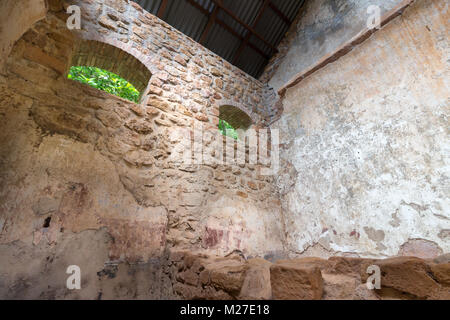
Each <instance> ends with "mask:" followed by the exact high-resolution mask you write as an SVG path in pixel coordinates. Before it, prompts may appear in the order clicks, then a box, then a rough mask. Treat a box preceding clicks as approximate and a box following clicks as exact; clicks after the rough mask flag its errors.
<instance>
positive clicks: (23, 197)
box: [0, 0, 450, 299]
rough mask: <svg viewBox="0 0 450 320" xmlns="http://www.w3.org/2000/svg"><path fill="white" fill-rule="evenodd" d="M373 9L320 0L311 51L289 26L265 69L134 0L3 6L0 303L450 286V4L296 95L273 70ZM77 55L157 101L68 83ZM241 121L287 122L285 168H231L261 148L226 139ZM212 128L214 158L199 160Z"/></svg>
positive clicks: (258, 124)
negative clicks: (73, 14) (221, 127)
mask: <svg viewBox="0 0 450 320" xmlns="http://www.w3.org/2000/svg"><path fill="white" fill-rule="evenodd" d="M373 2H376V1H361V2H358V3H356V2H355V1H334V2H333V1H325V0H323V1H317V2H314V1H310V2H309V3H308V4H307V6H306V8H305V10H304V11H303V13H302V14H301V16H300V18H299V20H298V24H296V27H295V28H297V27H298V30H299V31H300V32H299V33H298V34H297V33H296V32H295V31H294V32H293V33H292V35H291V36H290V38H291V39H294V38H295V39H294V40H295V41H296V42H295V43H296V44H301V46H300V49H298V48H297V47H298V46H297V45H294V46H293V47H292V49H289V48H291V47H290V42H289V39H287V41H288V42H287V43H285V44H283V46H285V50H284V49H283V50H284V51H286V52H287V51H288V54H287V55H286V56H285V57H284V58H283V55H280V56H277V57H276V58H275V59H274V63H273V64H272V65H271V66H269V69H268V72H267V74H266V75H265V76H264V77H263V78H262V79H263V81H258V80H256V79H253V78H252V77H250V76H248V75H247V74H245V73H243V72H242V71H241V70H239V69H237V68H235V67H233V66H232V65H230V64H229V63H227V62H226V61H224V60H223V59H221V58H219V57H218V56H216V55H215V54H213V53H211V52H210V51H208V50H207V49H205V48H203V47H202V46H201V45H199V44H197V43H195V42H194V41H193V40H192V39H190V38H188V37H186V36H185V35H183V34H182V33H180V32H178V31H177V30H175V29H174V28H172V27H170V26H168V25H167V24H166V23H164V22H163V21H161V20H159V19H158V18H156V17H154V16H153V15H151V14H149V13H147V12H145V11H144V10H143V9H142V8H141V7H140V6H139V5H137V4H136V3H135V2H133V1H126V0H108V1H97V0H90V1H81V0H80V1H78V0H67V1H66V0H65V1H60V0H48V1H27V0H20V1H10V0H4V1H1V4H0V17H1V19H0V93H1V94H0V127H1V128H2V130H0V147H1V148H0V257H1V259H0V298H2V299H272V298H275V299H280V298H287V299H450V292H449V283H450V280H449V273H450V270H449V263H450V259H449V257H448V254H447V255H446V254H445V253H447V252H448V251H449V241H448V240H449V230H450V222H449V221H450V217H449V215H448V212H449V210H448V207H449V204H448V191H447V190H446V187H447V186H448V175H449V173H448V168H447V166H446V163H447V162H448V152H447V150H448V149H449V146H448V143H447V141H448V138H447V136H448V121H447V118H448V111H449V110H448V99H449V96H448V78H449V77H448V61H449V59H448V47H449V46H448V37H447V34H446V33H447V31H446V30H447V29H448V28H447V25H448V20H449V19H448V7H447V6H446V4H445V1H443V0H432V1H424V0H422V1H421V0H417V1H416V2H415V3H414V5H413V6H411V7H409V8H408V9H407V10H406V11H405V13H404V15H403V16H402V17H401V18H397V19H395V20H393V21H392V22H391V23H390V24H388V25H387V26H385V27H384V28H383V29H382V30H380V31H379V32H378V33H376V34H375V35H373V36H372V37H371V38H369V39H367V40H366V41H365V42H364V43H358V45H357V46H354V48H353V51H352V52H350V53H348V54H347V55H345V56H342V57H341V58H340V59H339V60H338V61H336V62H334V63H331V64H329V65H327V66H326V67H325V68H323V69H320V70H318V71H317V72H316V73H314V74H312V75H311V76H310V77H308V78H307V79H305V80H304V81H302V82H300V83H298V84H297V85H296V86H295V87H292V88H290V89H289V90H288V91H287V92H286V94H285V95H284V97H283V100H282V101H281V100H278V99H279V98H278V96H277V95H276V94H275V91H274V90H273V89H272V88H271V87H270V85H269V84H267V83H266V82H269V83H272V84H274V85H276V84H277V83H278V84H279V83H281V82H283V81H286V82H287V81H289V80H290V79H289V77H290V74H289V72H290V71H295V70H296V68H297V67H298V68H300V69H301V68H304V67H307V66H310V65H311V64H314V61H315V59H316V58H317V59H320V58H321V55H322V54H324V55H325V54H328V53H329V52H330V51H333V49H334V48H335V47H337V46H339V44H340V43H343V42H345V41H347V40H348V39H349V37H351V36H352V35H353V33H355V32H357V31H358V29H360V28H362V25H361V24H362V20H361V19H362V18H361V17H360V14H361V12H363V11H362V10H363V9H364V5H367V4H369V3H373ZM397 2H398V1H384V2H383V11H385V10H387V9H389V8H390V7H391V6H392V5H395V4H396V3H397ZM377 3H378V2H377ZM71 4H76V5H80V6H81V7H82V22H83V25H82V29H81V30H80V31H69V30H68V29H67V27H66V23H65V22H66V21H65V20H66V19H67V15H66V14H65V12H64V11H65V9H66V8H67V7H68V6H69V5H71ZM357 4H358V5H357ZM319 5H323V8H325V9H326V10H322V11H320V14H318V15H317V14H315V12H317V10H318V8H319ZM25 8H26V10H25ZM356 16H358V17H359V18H358V20H357V21H356V22H357V23H355V24H352V25H351V27H350V26H349V23H350V21H352V19H353V18H355V17H356ZM361 16H363V15H361ZM352 23H353V22H352ZM326 26H328V27H329V28H328V29H327V31H324V30H325V29H324V28H325V27H326ZM330 26H331V27H330ZM303 31H307V32H306V33H305V32H303ZM5 32H6V33H7V34H5ZM302 32H303V35H301V33H302ZM302 37H303V38H302ZM305 37H306V38H305ZM305 39H312V40H311V42H308V41H306V42H305ZM283 50H281V51H283ZM286 52H284V53H286ZM282 53H283V52H282ZM305 54H306V55H308V56H307V57H304V56H303V55H305ZM310 58H312V59H310ZM74 63H75V64H85V65H95V64H96V63H98V64H99V65H97V66H100V67H103V68H106V69H108V68H110V69H111V71H114V72H116V73H118V74H119V75H122V76H124V77H125V78H128V79H130V81H134V82H135V83H136V84H137V86H138V87H139V89H141V100H140V102H139V103H138V104H135V103H132V102H129V101H126V100H124V99H121V98H118V97H115V96H112V95H109V94H107V93H104V92H100V91H98V90H95V89H93V88H90V87H88V86H85V85H82V84H79V83H77V82H74V81H70V80H68V79H67V77H66V76H67V71H68V69H69V67H70V66H71V65H73V64H74ZM280 63H282V64H281V67H280V68H278V67H277V66H278V65H279V64H280ZM293 64H294V65H293ZM273 66H275V67H274V68H272V67H273ZM286 66H291V67H292V66H294V67H295V68H291V67H289V68H290V70H288V71H289V72H287V71H286ZM355 66H356V67H355ZM289 68H288V69H289ZM285 71H286V72H285ZM274 72H276V75H275V76H273V75H274V74H275V73H274ZM269 80H270V81H269ZM283 108H284V110H285V112H284V114H282V111H283ZM224 111H225V113H224ZM225 115H226V116H227V117H228V118H229V120H230V121H234V120H235V121H236V124H237V125H239V126H241V127H242V128H247V127H250V128H254V129H257V130H258V132H260V130H261V129H264V128H266V127H267V126H268V125H271V127H272V129H280V133H281V136H280V138H281V146H280V147H281V163H280V166H281V168H280V170H279V173H278V175H277V176H275V177H274V176H264V175H262V174H261V170H262V169H264V168H266V167H267V166H268V165H267V163H265V160H269V159H268V158H267V157H265V156H262V155H260V159H259V163H257V164H253V163H248V161H246V162H245V163H234V164H225V163H224V162H223V155H224V154H226V155H227V157H228V156H229V155H233V158H234V159H235V160H238V157H239V156H241V157H242V156H244V158H245V157H247V156H248V155H249V149H250V148H246V147H245V146H244V145H243V144H244V142H243V141H242V139H238V140H237V141H234V139H231V138H227V137H223V136H222V135H221V134H220V133H219V131H218V128H217V125H218V123H219V118H220V117H223V116H225ZM277 119H279V121H277V123H275V124H273V122H274V121H275V120H277ZM200 125H201V126H203V130H204V136H203V141H202V142H203V144H204V150H203V154H202V157H204V158H205V159H207V160H208V162H206V163H205V162H204V163H199V162H198V161H197V160H198V159H196V158H195V157H194V159H190V160H195V161H186V158H184V156H185V155H184V154H183V150H184V149H185V148H186V147H187V146H191V147H192V148H194V149H195V150H198V145H197V143H196V141H197V140H196V139H195V137H196V133H195V132H194V130H193V129H194V128H195V127H198V126H200ZM224 142H227V145H228V148H227V149H226V150H223V145H224ZM229 143H231V144H229ZM230 146H231V147H230ZM241 147H243V149H244V151H243V152H242V153H243V154H240V155H239V151H238V150H239V149H241ZM264 149H266V147H265V146H264ZM235 150H236V154H235V152H234V151H235ZM223 151H224V152H223ZM241 151H242V149H241ZM335 255H338V256H335ZM395 255H402V256H403V257H398V258H391V259H387V260H380V259H379V258H380V257H389V256H395ZM411 255H413V256H417V257H416V258H413V257H409V256H411ZM317 256H319V258H318V257H317ZM263 257H264V259H262V258H263ZM329 257H331V258H329ZM288 258H291V259H288ZM327 258H329V259H328V260H327ZM280 259H283V260H280ZM69 265H78V266H80V267H81V272H82V274H81V276H82V283H81V284H82V288H83V289H82V290H76V291H70V290H67V288H66V279H67V277H68V274H66V269H67V267H68V266H69ZM369 265H378V266H380V268H381V271H382V279H381V280H382V281H381V285H382V288H381V290H369V289H367V286H366V283H365V280H366V279H367V276H368V275H367V273H366V271H367V267H368V266H369Z"/></svg>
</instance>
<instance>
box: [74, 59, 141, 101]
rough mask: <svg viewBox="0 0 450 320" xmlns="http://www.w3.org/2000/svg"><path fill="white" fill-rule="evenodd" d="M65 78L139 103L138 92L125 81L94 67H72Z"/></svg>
mask: <svg viewBox="0 0 450 320" xmlns="http://www.w3.org/2000/svg"><path fill="white" fill-rule="evenodd" d="M67 78H68V79H71V80H75V81H79V82H81V83H84V84H87V85H90V86H91V87H93V88H96V89H99V90H102V91H105V92H108V93H111V94H114V95H116V96H118V97H121V98H124V99H127V100H130V101H132V102H135V103H138V102H139V97H140V92H139V91H138V90H137V89H136V88H135V87H134V86H133V85H132V84H131V83H129V82H128V81H127V80H125V79H123V78H122V77H120V76H118V75H117V74H115V73H112V72H110V71H107V70H103V69H100V68H96V67H85V66H73V67H71V68H70V70H69V74H68V76H67Z"/></svg>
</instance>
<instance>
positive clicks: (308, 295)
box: [270, 263, 323, 300]
mask: <svg viewBox="0 0 450 320" xmlns="http://www.w3.org/2000/svg"><path fill="white" fill-rule="evenodd" d="M270 283H271V286H272V295H273V299H276V300H319V299H321V298H322V294H323V279H322V274H321V272H320V269H319V268H318V267H316V266H301V265H295V264H292V263H282V264H275V265H273V266H271V267H270Z"/></svg>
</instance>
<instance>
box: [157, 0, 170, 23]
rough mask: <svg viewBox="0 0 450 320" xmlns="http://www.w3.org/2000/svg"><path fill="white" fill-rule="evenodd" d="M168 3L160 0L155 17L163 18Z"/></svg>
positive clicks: (167, 0) (166, 0) (165, 0)
mask: <svg viewBox="0 0 450 320" xmlns="http://www.w3.org/2000/svg"><path fill="white" fill-rule="evenodd" d="M168 3H169V0H162V2H161V5H160V6H159V9H158V13H157V16H158V18H160V19H162V18H163V16H164V13H165V12H166V8H167V4H168Z"/></svg>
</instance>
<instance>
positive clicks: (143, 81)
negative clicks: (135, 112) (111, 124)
mask: <svg viewBox="0 0 450 320" xmlns="http://www.w3.org/2000/svg"><path fill="white" fill-rule="evenodd" d="M150 77H151V73H150V71H149V70H148V68H147V67H146V66H145V65H144V64H143V63H142V62H141V61H139V60H138V59H137V58H135V57H134V56H133V55H131V54H129V53H127V52H125V51H123V50H122V49H120V48H118V47H115V46H112V45H109V44H107V43H103V42H99V41H92V40H80V41H79V42H78V43H77V44H76V46H75V48H74V51H73V55H72V60H71V64H70V70H69V73H68V78H69V79H72V80H77V81H80V82H82V83H86V84H88V85H90V86H92V87H94V88H97V89H99V90H103V91H106V92H108V93H111V94H115V95H117V96H119V97H122V98H125V99H128V100H130V101H133V102H136V103H138V102H139V101H140V99H141V97H142V94H143V93H144V91H145V89H146V88H147V85H148V83H149V80H150Z"/></svg>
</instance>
